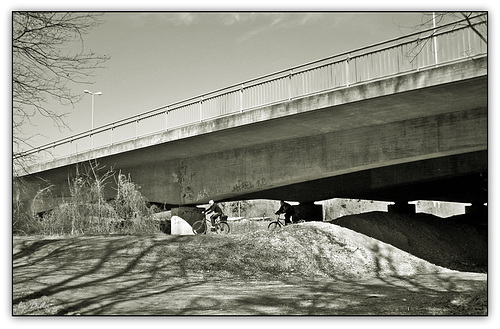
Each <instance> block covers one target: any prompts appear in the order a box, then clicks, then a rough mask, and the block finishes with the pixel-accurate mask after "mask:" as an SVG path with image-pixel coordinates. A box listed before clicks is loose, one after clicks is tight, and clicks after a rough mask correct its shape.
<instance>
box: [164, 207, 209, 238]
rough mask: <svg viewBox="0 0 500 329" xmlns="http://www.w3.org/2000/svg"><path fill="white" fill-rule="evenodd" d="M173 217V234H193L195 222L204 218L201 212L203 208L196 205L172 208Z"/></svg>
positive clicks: (171, 228)
mask: <svg viewBox="0 0 500 329" xmlns="http://www.w3.org/2000/svg"><path fill="white" fill-rule="evenodd" d="M171 211H172V219H171V227H170V230H171V234H173V235H185V234H193V230H192V229H191V227H192V226H193V224H194V222H196V221H199V220H202V219H203V218H204V215H203V214H202V213H201V212H202V211H203V210H202V209H200V208H196V207H179V208H172V210H171Z"/></svg>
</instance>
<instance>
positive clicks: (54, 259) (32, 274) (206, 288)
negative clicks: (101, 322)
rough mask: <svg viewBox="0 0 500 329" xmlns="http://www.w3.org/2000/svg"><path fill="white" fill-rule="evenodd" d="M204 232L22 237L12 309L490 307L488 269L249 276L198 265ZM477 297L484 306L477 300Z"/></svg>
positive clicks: (152, 311)
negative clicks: (360, 275)
mask: <svg viewBox="0 0 500 329" xmlns="http://www.w3.org/2000/svg"><path fill="white" fill-rule="evenodd" d="M206 239H208V237H200V236H161V237H157V238H151V237H131V236H89V237H73V238H53V239H42V240H35V239H33V238H17V237H16V238H14V245H13V314H14V315H32V314H43V315H47V314H51V315H370V314H373V315H431V314H432V315H455V314H461V315H463V314H481V315H483V314H485V312H486V311H485V305H486V304H485V303H486V301H485V299H486V275H485V274H476V273H463V272H449V273H430V274H423V275H415V276H411V277H403V276H401V277H397V276H383V275H376V276H374V277H370V278H363V279H345V278H342V277H340V276H335V275H331V276H321V277H316V278H315V277H313V276H310V277H307V278H304V277H303V276H300V275H296V276H294V275H290V274H283V275H279V274H276V273H274V274H269V275H261V276H255V275H254V276H251V277H246V276H244V275H235V274H234V272H228V271H226V270H224V266H223V265H222V266H218V267H217V266H215V265H214V267H213V269H212V270H211V266H212V265H208V267H207V266H203V267H199V266H196V262H200V258H196V257H210V255H211V253H210V251H209V250H207V244H206ZM225 239H228V238H227V237H226V238H225ZM220 241H226V240H220ZM231 243H233V242H231ZM374 252H376V251H374ZM193 255H197V256H196V257H193ZM228 257H231V255H228ZM218 259H220V258H218ZM215 262H217V260H215ZM215 262H214V263H213V264H215ZM218 262H220V261H218ZM242 262H243V263H244V260H242ZM208 264H212V263H210V262H209V263H208ZM478 291H480V292H481V294H480V295H478V294H477V292H478ZM478 296H479V297H478ZM483 296H484V297H483ZM478 299H480V301H479V303H478V302H477V300H478ZM471 303H474V305H479V306H477V307H476V308H477V309H475V308H474V307H475V306H474V305H472V304H471Z"/></svg>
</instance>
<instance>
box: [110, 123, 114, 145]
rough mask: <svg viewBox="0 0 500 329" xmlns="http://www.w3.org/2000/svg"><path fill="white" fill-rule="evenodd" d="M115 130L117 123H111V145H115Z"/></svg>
mask: <svg viewBox="0 0 500 329" xmlns="http://www.w3.org/2000/svg"><path fill="white" fill-rule="evenodd" d="M113 130H115V124H114V123H112V124H111V137H110V138H111V140H110V143H109V144H110V145H113Z"/></svg>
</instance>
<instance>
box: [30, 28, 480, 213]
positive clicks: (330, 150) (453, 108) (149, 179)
mask: <svg viewBox="0 0 500 329" xmlns="http://www.w3.org/2000/svg"><path fill="white" fill-rule="evenodd" d="M456 33H466V34H467V35H468V38H469V39H470V38H471V34H470V33H471V32H470V31H467V29H465V30H464V31H462V32H457V31H452V32H450V31H446V32H443V34H442V35H440V37H441V38H442V39H443V40H444V39H445V38H450V35H453V38H456V36H455V34H456ZM472 36H473V34H472ZM433 38H436V35H434V36H433ZM465 39H466V38H462V40H465ZM412 42H414V41H411V40H410V41H405V42H398V43H397V44H396V45H394V44H390V45H388V46H387V47H382V48H380V47H378V48H377V49H376V50H373V49H370V51H369V52H366V50H365V49H361V51H358V52H359V54H357V55H356V54H355V52H352V53H348V54H342V55H341V56H340V57H342V58H341V59H340V60H339V59H338V58H337V57H336V58H332V59H329V61H328V62H327V63H326V64H325V63H323V62H321V63H319V64H317V63H312V64H311V63H309V64H306V65H304V67H297V68H294V69H291V70H290V71H289V72H284V73H283V72H279V74H278V77H275V76H273V77H271V79H268V77H265V79H260V80H259V79H256V81H251V82H246V85H248V86H246V85H245V84H241V85H239V86H233V87H231V88H229V89H228V90H224V91H223V92H221V91H216V92H215V93H213V94H210V95H204V96H202V97H198V98H197V99H195V100H191V102H187V103H183V104H180V105H179V106H178V107H177V108H175V111H178V112H175V111H174V109H173V107H166V108H163V109H160V111H155V112H154V113H152V114H151V115H150V114H148V115H144V116H143V118H144V119H143V118H140V117H139V118H135V119H134V120H128V121H126V122H125V123H123V124H120V123H116V124H114V125H113V126H112V127H111V128H110V127H108V128H106V127H104V128H102V129H101V130H99V129H97V130H96V131H92V132H90V133H89V134H87V135H85V136H83V137H79V136H77V137H75V138H74V139H73V140H71V141H70V142H66V143H63V144H64V145H66V144H68V143H69V144H71V143H73V142H74V141H75V140H77V139H86V138H88V137H90V138H91V142H92V143H95V142H96V141H97V137H99V134H101V135H104V134H106V133H111V136H113V134H115V136H116V131H117V130H118V129H120V127H123V126H125V127H128V128H125V129H128V130H131V129H130V128H131V127H132V126H131V125H132V124H133V125H134V126H135V131H136V135H135V137H134V138H133V139H129V140H124V141H119V142H113V137H112V138H111V143H109V144H108V145H104V146H102V147H100V146H97V147H93V148H92V149H90V150H87V151H84V152H80V153H78V154H74V153H72V154H69V155H67V156H64V157H61V158H59V159H54V160H51V161H49V162H45V163H37V164H34V165H32V166H31V167H30V168H29V170H28V172H27V174H26V175H25V178H27V179H28V180H31V181H37V180H38V178H37V177H41V178H43V179H47V180H49V181H50V182H51V183H52V184H54V185H55V189H54V194H56V195H69V191H68V190H67V187H65V186H66V185H67V180H68V176H71V175H74V173H75V169H74V165H75V164H77V163H83V162H86V161H88V160H93V159H95V160H97V161H98V162H99V163H100V165H104V166H106V167H107V168H111V167H113V168H114V170H115V171H121V172H122V173H125V174H130V176H131V178H132V180H133V181H134V182H135V183H137V184H138V185H140V186H141V192H142V193H143V194H144V195H145V196H146V197H147V198H148V200H149V201H151V202H155V203H162V204H166V205H167V206H168V207H175V206H180V205H186V206H189V205H196V204H201V203H206V202H207V201H208V200H209V199H214V200H219V201H231V200H245V199H260V198H263V199H276V200H278V199H286V200H294V201H298V202H300V203H301V204H304V205H307V204H311V203H312V202H314V201H319V200H325V199H329V198H335V197H341V198H364V199H372V200H381V201H395V202H403V203H406V202H408V201H412V200H443V201H458V202H472V203H476V202H478V203H484V202H487V192H486V191H485V180H484V178H485V177H487V170H488V139H487V137H488V136H487V122H488V121H487V119H488V103H487V94H488V76H487V52H486V51H485V48H484V49H483V50H482V51H478V49H477V48H478V47H477V43H476V46H475V47H473V48H474V49H475V51H476V54H475V55H471V53H470V51H469V52H467V56H465V57H464V56H463V54H462V55H459V56H457V54H453V55H452V56H451V57H453V58H448V59H446V60H441V61H439V62H438V56H437V54H439V56H445V55H443V53H444V50H443V51H442V53H440V52H435V51H431V54H432V53H433V54H434V55H433V56H428V57H429V58H432V57H434V58H433V60H429V59H425V58H424V59H422V58H421V57H422V54H423V53H424V52H425V49H421V51H420V53H419V54H418V59H417V63H418V62H419V61H420V64H415V63H410V64H407V65H409V66H403V65H402V63H403V62H401V63H400V62H398V61H400V60H401V56H399V57H398V56H396V57H395V55H394V54H399V53H401V51H402V49H406V48H411V47H412V46H411V44H412ZM468 42H470V40H469V41H468ZM384 45H385V44H384ZM377 46H380V45H377ZM463 47H470V45H465V46H463ZM439 49H440V48H438V50H439ZM469 49H470V48H469ZM387 52H390V53H389V55H387ZM446 56H449V55H446ZM455 57H457V58H455ZM395 58H399V59H398V60H395ZM415 58H417V57H415ZM374 59H375V61H377V60H378V61H379V62H380V63H381V64H378V66H377V65H376V64H373V63H374ZM385 62H387V63H385ZM395 62H396V63H395ZM366 63H369V64H366ZM367 65H368V66H367ZM394 65H395V66H397V67H398V68H397V69H393V68H391V67H392V66H394ZM405 65H406V64H405ZM387 66H391V67H389V68H387ZM325 67H326V69H325ZM315 70H316V71H317V70H328V72H332V74H330V75H328V76H327V77H326V78H325V77H324V76H325V73H324V72H320V73H319V74H318V73H315V72H316V71H315ZM358 71H359V72H362V73H359V72H358ZM367 71H378V72H376V73H372V74H370V75H368V76H365V77H363V75H366V72H367ZM388 71H389V74H388V73H387V72H388ZM311 72H312V73H311ZM332 76H334V77H337V76H340V77H341V78H339V81H336V82H335V81H334V82H328V83H330V84H332V83H333V84H334V85H333V87H332V86H331V85H329V86H327V88H326V89H325V88H323V87H319V88H317V87H314V88H311V87H310V86H311V85H316V84H324V83H326V82H325V81H323V80H325V79H326V80H328V81H332ZM294 79H295V80H297V81H299V80H300V81H299V83H298V84H297V82H294V81H293V80H294ZM335 79H336V78H335ZM257 80H258V81H257ZM319 82H320V83H319ZM300 83H302V85H300ZM270 84H271V91H269V90H264V91H262V88H268V87H263V86H266V85H270ZM308 84H309V85H308ZM335 84H336V85H335ZM304 85H305V87H304ZM244 88H248V89H246V90H245V89H244ZM322 88H323V89H322ZM299 89H304V90H301V91H297V90H299ZM259 90H260V91H259ZM245 92H246V93H247V94H250V93H257V94H258V95H257V98H261V99H263V101H262V102H261V104H259V103H255V101H254V100H249V99H246V98H245V97H248V96H247V94H245ZM286 94H288V96H287V95H286ZM269 95H273V96H269ZM269 97H270V100H269V99H268V98H269ZM273 97H275V98H273ZM276 99H277V100H276ZM244 103H247V105H243V104H244ZM255 104H256V105H255ZM214 109H215V110H216V115H215V116H213V117H210V115H213V114H210V113H212V112H213V111H214ZM181 111H184V113H187V114H188V115H195V116H196V115H198V117H197V118H196V119H195V120H194V122H193V120H192V121H190V122H189V123H188V124H180V125H177V126H173V127H169V123H170V124H171V123H172V121H174V122H175V121H176V120H177V121H178V120H179V116H177V115H176V113H181ZM207 113H209V114H207ZM207 117H208V118H207ZM141 120H144V122H143V123H144V124H145V125H152V123H153V122H164V124H165V128H164V129H163V128H162V129H161V131H158V132H154V133H152V134H146V135H144V136H138V135H137V130H138V129H140V122H142V121H141ZM148 120H149V121H148ZM63 144H61V145H63ZM111 187H112V186H111V185H108V188H111Z"/></svg>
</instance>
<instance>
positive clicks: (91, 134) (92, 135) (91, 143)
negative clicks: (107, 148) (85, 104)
mask: <svg viewBox="0 0 500 329" xmlns="http://www.w3.org/2000/svg"><path fill="white" fill-rule="evenodd" d="M83 92H84V93H86V94H90V95H92V129H91V132H90V148H92V147H94V96H95V95H102V93H101V92H100V91H98V92H96V93H93V92H91V91H88V90H84V91H83Z"/></svg>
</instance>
